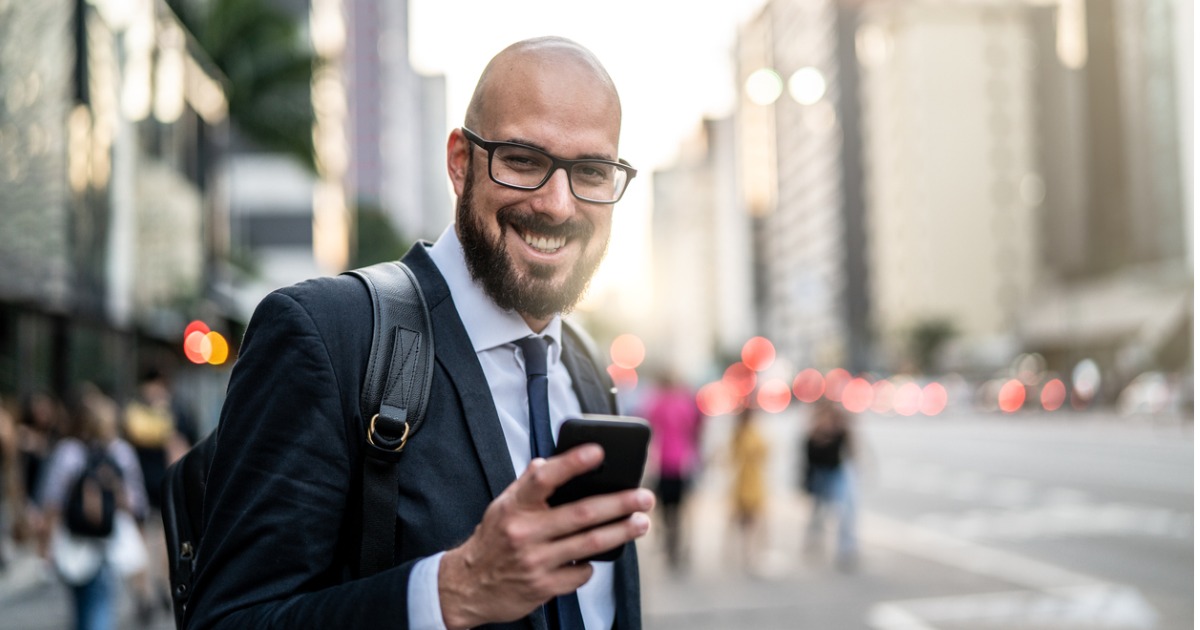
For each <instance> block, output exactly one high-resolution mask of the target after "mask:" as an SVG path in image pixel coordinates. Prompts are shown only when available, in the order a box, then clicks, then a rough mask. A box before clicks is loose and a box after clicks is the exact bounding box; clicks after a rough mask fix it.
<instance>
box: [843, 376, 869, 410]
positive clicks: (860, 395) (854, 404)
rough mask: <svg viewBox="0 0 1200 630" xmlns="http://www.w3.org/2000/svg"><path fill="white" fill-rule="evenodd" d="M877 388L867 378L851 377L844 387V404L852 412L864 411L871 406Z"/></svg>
mask: <svg viewBox="0 0 1200 630" xmlns="http://www.w3.org/2000/svg"><path fill="white" fill-rule="evenodd" d="M874 398H875V390H874V389H873V388H872V387H871V384H870V383H868V382H867V379H865V378H855V379H851V380H850V382H849V383H846V386H845V387H844V388H843V389H842V406H843V407H845V408H846V411H849V412H851V413H862V412H864V411H866V410H867V408H868V407H870V406H871V402H872V401H873V400H874Z"/></svg>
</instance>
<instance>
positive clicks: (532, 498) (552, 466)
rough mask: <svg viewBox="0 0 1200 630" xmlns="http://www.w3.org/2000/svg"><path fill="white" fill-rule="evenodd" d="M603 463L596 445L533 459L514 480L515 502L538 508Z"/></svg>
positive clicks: (601, 450)
mask: <svg viewBox="0 0 1200 630" xmlns="http://www.w3.org/2000/svg"><path fill="white" fill-rule="evenodd" d="M602 461H604V449H602V448H600V446H599V445H597V444H583V445H580V446H577V447H575V448H573V449H571V450H569V451H567V452H565V453H562V454H561V455H555V456H554V457H551V458H549V459H541V458H537V459H534V460H533V461H532V462H530V463H529V467H528V468H526V469H525V472H524V473H523V474H522V475H521V478H520V479H518V480H517V481H516V488H515V490H516V499H517V502H518V503H519V504H521V505H525V506H530V507H533V506H540V505H542V504H544V503H545V502H546V500H547V499H549V498H550V495H551V494H554V491H555V490H556V489H558V487H559V486H561V485H563V484H564V483H566V482H567V480H568V479H570V478H572V477H575V476H577V475H580V474H582V473H585V472H587V471H589V470H591V469H593V468H595V467H596V466H599V465H600V462H602Z"/></svg>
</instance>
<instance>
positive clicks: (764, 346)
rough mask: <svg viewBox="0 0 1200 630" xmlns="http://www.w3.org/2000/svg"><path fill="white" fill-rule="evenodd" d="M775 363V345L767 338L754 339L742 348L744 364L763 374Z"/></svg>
mask: <svg viewBox="0 0 1200 630" xmlns="http://www.w3.org/2000/svg"><path fill="white" fill-rule="evenodd" d="M774 362H775V345H774V344H772V343H771V341H770V340H769V339H767V338H766V337H753V338H751V339H750V340H749V341H747V342H746V343H745V345H743V346H742V363H745V364H746V365H747V366H748V367H749V368H750V369H751V370H754V371H755V372H761V371H763V370H765V369H767V368H769V367H771V364H772V363H774Z"/></svg>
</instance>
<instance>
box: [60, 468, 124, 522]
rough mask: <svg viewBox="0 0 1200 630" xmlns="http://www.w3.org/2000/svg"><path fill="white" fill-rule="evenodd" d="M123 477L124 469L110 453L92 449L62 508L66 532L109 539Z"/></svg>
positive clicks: (72, 483)
mask: <svg viewBox="0 0 1200 630" xmlns="http://www.w3.org/2000/svg"><path fill="white" fill-rule="evenodd" d="M122 477H123V476H122V474H121V467H120V466H118V465H117V462H116V461H114V460H113V458H112V456H110V455H109V454H108V451H107V449H105V448H104V447H93V448H91V449H90V450H89V451H88V455H87V462H86V463H85V464H84V466H83V469H82V470H80V471H79V474H78V476H76V477H75V480H74V481H73V482H71V488H70V490H69V491H68V492H67V498H66V502H65V503H64V504H63V523H64V524H65V525H66V527H67V531H69V532H71V533H72V534H74V535H76V536H83V537H85V538H108V537H109V535H111V534H112V532H113V519H114V517H115V515H116V512H117V497H118V496H120V493H121V492H122V488H121V484H122V482H123V479H122Z"/></svg>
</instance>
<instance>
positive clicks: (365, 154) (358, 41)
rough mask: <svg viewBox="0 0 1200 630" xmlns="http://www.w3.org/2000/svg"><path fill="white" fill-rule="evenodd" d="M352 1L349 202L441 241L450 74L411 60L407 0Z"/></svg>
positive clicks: (412, 233)
mask: <svg viewBox="0 0 1200 630" xmlns="http://www.w3.org/2000/svg"><path fill="white" fill-rule="evenodd" d="M345 3H346V14H347V18H348V19H347V31H348V32H347V42H346V44H347V49H346V58H345V63H344V65H345V68H346V76H347V97H348V101H349V106H350V124H351V125H352V130H353V131H352V133H351V135H350V147H351V155H350V172H349V183H350V198H351V199H353V200H356V202H357V204H358V205H360V206H364V207H374V208H379V209H381V210H382V211H383V212H384V214H385V215H386V216H388V217H389V218H390V219H391V221H392V224H393V225H394V226H395V228H396V229H397V230H398V231H399V232H400V233H401V234H402V235H403V237H404V238H406V239H409V240H413V239H417V238H427V239H434V238H437V236H438V235H439V234H441V232H442V230H443V229H444V228H445V227H446V225H447V224H449V223H450V222H451V221H452V220H453V212H452V209H451V204H450V194H449V184H448V179H447V176H446V168H445V150H446V138H445V137H444V135H443V131H444V130H445V128H446V80H445V77H443V76H441V75H437V76H424V75H421V74H418V73H417V72H416V71H415V70H414V69H413V67H412V63H411V62H410V61H409V54H408V41H409V34H408V2H407V0H401V1H399V2H384V3H380V2H377V1H376V0H345ZM401 253H403V252H401Z"/></svg>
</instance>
